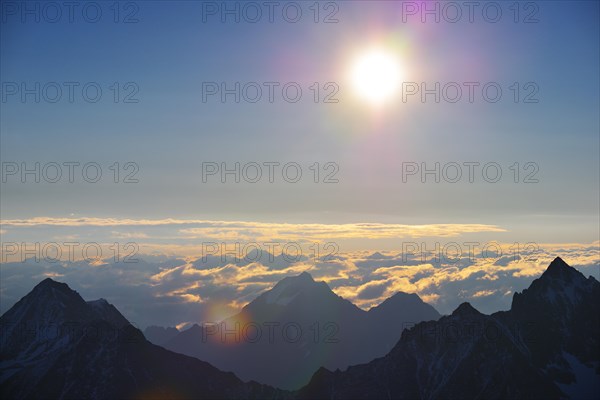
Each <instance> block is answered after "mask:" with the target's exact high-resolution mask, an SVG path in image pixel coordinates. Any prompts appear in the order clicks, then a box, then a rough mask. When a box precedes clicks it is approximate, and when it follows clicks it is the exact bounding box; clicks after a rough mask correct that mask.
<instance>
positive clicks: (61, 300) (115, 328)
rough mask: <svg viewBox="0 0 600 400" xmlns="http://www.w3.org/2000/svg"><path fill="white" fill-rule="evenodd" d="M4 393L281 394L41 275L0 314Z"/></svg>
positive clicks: (1, 393) (108, 395) (98, 396)
mask: <svg viewBox="0 0 600 400" xmlns="http://www.w3.org/2000/svg"><path fill="white" fill-rule="evenodd" d="M0 328H1V331H2V335H1V338H0V359H1V360H2V361H1V362H0V397H1V398H3V399H37V398H40V399H48V398H65V399H83V398H86V399H124V398H156V399H164V398H194V399H198V398H211V399H212V398H268V397H276V396H282V395H283V393H282V392H280V391H276V390H274V389H272V388H269V387H267V386H264V385H260V384H257V383H253V382H252V383H243V382H242V381H240V380H239V379H238V378H236V377H235V376H234V375H233V374H232V373H226V372H221V371H219V370H218V369H216V368H215V367H213V366H211V365H210V364H208V363H206V362H203V361H200V360H197V359H195V358H192V357H187V356H184V355H181V354H176V353H173V352H170V351H168V350H165V349H163V348H161V347H159V346H156V345H154V344H152V343H150V342H148V341H147V340H146V339H145V338H144V336H143V335H142V333H141V332H140V331H139V330H137V329H136V328H134V327H133V326H131V325H130V324H129V322H128V321H127V320H126V319H125V318H124V317H123V316H122V315H121V313H119V311H118V310H117V309H116V308H115V307H113V306H112V305H110V304H109V303H108V302H106V301H105V300H97V301H91V302H85V301H84V300H83V299H82V298H81V296H80V295H79V294H78V293H77V292H75V291H73V290H71V289H70V288H69V287H68V286H67V285H66V284H64V283H58V282H55V281H53V280H52V279H45V280H44V281H42V282H41V283H40V284H38V285H37V286H36V287H35V288H34V289H33V290H32V291H31V292H30V293H29V294H27V295H26V296H25V297H23V298H22V299H21V300H20V301H19V302H17V303H16V304H15V305H14V306H13V307H12V308H11V309H10V310H8V311H7V312H6V313H5V314H3V315H2V316H1V317H0Z"/></svg>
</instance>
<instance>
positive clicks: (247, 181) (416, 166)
mask: <svg viewBox="0 0 600 400" xmlns="http://www.w3.org/2000/svg"><path fill="white" fill-rule="evenodd" d="M515 4H516V5H515ZM1 7H2V8H1V9H0V12H1V28H0V29H1V30H0V33H1V35H0V45H1V50H0V52H1V54H0V55H1V57H0V74H1V83H2V86H1V88H0V89H1V90H0V97H1V99H0V101H1V103H0V106H1V111H0V145H1V146H0V147H1V148H0V157H1V161H2V177H1V178H2V181H1V183H0V184H1V189H2V190H1V191H0V192H1V193H0V200H1V201H0V219H1V222H2V226H1V228H0V234H1V236H2V238H1V241H2V249H1V251H2V260H1V263H0V277H1V278H2V279H1V282H0V296H1V297H2V305H1V307H0V308H1V309H0V311H1V312H4V311H6V310H7V309H8V308H9V307H10V306H11V305H12V304H14V302H15V301H17V300H18V298H20V296H22V295H24V294H25V293H27V292H28V291H29V290H30V289H31V287H33V286H34V285H35V283H37V282H38V281H39V280H41V279H43V277H44V276H53V277H55V278H56V279H59V280H61V279H62V280H64V281H66V282H68V283H69V284H70V285H71V286H72V287H73V288H74V289H76V290H78V291H80V292H81V293H82V294H84V295H87V296H91V297H90V299H91V298H93V297H94V296H95V297H105V298H107V299H108V300H109V301H113V302H114V303H115V304H116V305H117V306H118V307H119V308H120V309H123V310H125V315H126V316H129V317H130V318H132V319H135V320H136V321H139V323H140V324H141V325H144V326H145V325H148V324H152V323H154V324H158V325H167V324H169V325H179V324H182V323H186V322H189V321H201V320H204V319H206V318H213V317H214V315H213V316H212V317H211V315H212V314H211V311H210V310H213V309H214V308H215V307H216V308H218V309H222V310H224V311H221V312H220V313H221V314H222V313H227V312H232V311H234V310H236V309H238V308H239V307H240V306H241V305H243V304H245V302H247V301H250V300H252V299H253V298H254V297H255V296H256V295H257V294H258V293H260V292H261V291H263V290H266V289H268V288H269V287H270V286H272V285H273V284H274V283H275V282H277V280H279V279H281V278H283V277H284V276H287V275H293V274H296V273H299V272H301V271H304V270H308V271H310V272H311V274H313V276H315V278H321V279H324V280H326V281H327V282H328V283H329V284H330V286H331V287H332V288H333V289H334V290H335V291H336V293H338V294H340V295H342V296H343V297H345V298H348V299H350V300H351V301H354V302H355V303H357V304H359V305H360V306H362V307H364V308H368V307H370V306H372V305H374V304H377V303H378V302H380V301H382V300H383V299H384V298H385V297H386V296H389V295H391V294H393V292H394V291H395V290H403V291H408V292H416V293H418V294H419V295H421V296H422V297H423V298H424V299H426V300H427V301H429V302H431V304H433V305H434V306H435V307H436V308H438V310H439V311H440V312H444V313H449V312H451V311H452V310H453V308H455V307H456V306H457V305H458V304H460V303H461V302H462V301H465V299H466V300H469V301H472V302H473V304H476V305H477V306H479V307H480V309H481V310H482V311H485V312H493V311H495V310H498V309H506V308H508V307H509V306H510V298H511V293H513V292H514V291H516V290H522V289H523V288H525V287H527V286H528V282H530V281H531V280H532V279H533V278H534V277H535V276H536V275H535V274H536V273H540V272H541V271H543V268H544V266H547V264H548V262H549V260H551V259H552V256H554V255H558V254H562V255H563V256H565V260H566V261H567V262H568V263H570V264H572V265H575V266H576V267H578V268H580V270H582V271H585V273H586V274H592V275H595V276H596V277H598V275H599V273H598V272H599V270H600V261H599V257H598V255H599V252H598V251H599V249H598V247H599V243H600V216H599V207H598V204H600V183H599V181H600V175H599V171H600V151H599V150H600V135H599V132H600V118H599V112H598V110H599V109H600V81H599V79H600V78H599V75H600V74H598V71H599V70H600V65H599V64H600V50H599V49H600V46H599V40H600V28H599V20H600V18H599V13H600V11H599V5H598V2H594V1H569V2H566V1H540V2H518V3H515V2H479V3H478V5H477V6H476V7H475V8H474V9H472V10H471V9H469V6H468V5H467V4H466V2H435V1H429V2H421V1H419V2H401V1H398V2H394V1H386V2H383V1H382V2H378V1H369V2H367V1H339V2H327V1H324V2H318V3H315V2H312V1H308V2H301V1H299V2H277V4H275V3H265V2H250V3H243V2H200V1H173V2H168V3H167V2H165V1H139V2H118V3H115V2H108V1H106V2H105V1H98V2H77V3H76V5H75V6H74V8H73V9H69V8H68V7H67V6H65V5H64V4H62V3H52V5H48V4H47V3H44V2H35V1H32V2H26V3H22V2H3V3H2V5H1ZM25 7H27V8H25ZM270 7H272V8H270ZM428 10H437V15H436V14H435V13H433V14H432V13H429V12H428ZM373 49H377V51H379V52H381V53H383V54H384V56H386V57H389V59H390V60H393V61H394V71H395V72H398V71H399V72H398V76H397V77H396V78H398V81H397V82H396V81H395V80H394V79H392V78H393V76H387V75H386V73H385V72H386V71H383V72H382V71H381V70H375V71H372V70H370V71H367V72H368V74H367V75H368V76H361V77H358V78H356V74H353V71H355V70H356V65H357V64H358V63H360V62H361V60H362V61H364V60H365V59H366V55H368V54H370V52H371V51H372V50H373ZM374 78H377V79H380V81H377V79H375V81H376V82H375V83H378V84H379V85H380V86H381V88H380V89H379V90H380V91H379V92H378V93H375V94H381V93H382V90H384V89H389V91H390V93H391V94H390V97H389V98H387V99H386V101H385V102H382V103H376V102H373V101H372V98H370V97H369V96H368V95H367V94H366V93H364V91H363V92H361V91H360V90H358V89H357V80H358V84H367V86H368V85H371V86H372V85H373V82H374V81H373V80H374ZM236 85H237V86H236ZM358 86H360V85H358ZM236 88H238V89H236ZM284 88H285V89H284ZM457 88H458V89H457ZM484 88H486V89H485V90H484ZM298 89H299V90H301V94H300V92H298ZM258 90H260V91H261V92H260V96H259V95H258ZM271 90H272V92H271ZM457 90H460V91H461V92H460V93H461V95H460V96H459V95H458V93H459V92H458V91H457ZM470 90H472V92H470ZM424 93H425V94H424ZM499 93H501V94H500V95H499ZM371 94H373V93H371ZM436 100H437V101H436ZM36 163H37V164H36ZM236 170H237V172H236ZM27 171H33V172H27ZM36 171H37V172H36ZM36 180H37V182H36ZM236 180H237V181H236ZM68 243H77V245H76V246H75V245H69V244H68ZM470 243H477V245H476V246H475V245H471V244H470ZM275 244H276V245H275ZM415 244H416V245H418V246H423V245H424V246H425V251H421V249H419V251H415V250H414V249H415V247H414V246H415ZM455 244H458V245H459V247H458V248H459V250H458V251H457V252H458V253H459V254H460V257H459V258H460V261H458V262H449V261H448V259H446V260H441V259H440V260H432V259H430V257H423V254H428V249H436V247H435V246H436V245H438V246H439V247H440V248H441V249H445V250H443V251H446V250H447V251H452V249H454V250H455V251H456V249H457V247H456V246H455ZM496 244H499V245H500V246H501V248H502V249H503V250H504V251H503V252H502V254H496V257H492V256H490V255H489V254H488V252H487V247H489V246H490V245H496ZM286 245H287V246H286ZM36 246H37V247H36ZM69 246H71V247H69ZM111 246H113V247H112V248H111ZM226 246H230V247H226ZM236 246H238V247H239V249H238V248H237V247H236ZM252 246H255V247H258V248H260V250H263V251H264V252H265V253H264V254H266V253H269V254H271V253H272V254H274V255H275V256H277V255H278V256H280V258H281V257H282V256H283V255H288V256H289V254H290V253H293V252H294V251H295V253H293V254H297V253H298V251H299V252H300V256H299V258H298V257H295V256H290V257H287V258H289V259H291V260H292V262H289V260H288V259H286V260H284V262H283V264H277V263H275V264H277V265H274V264H273V263H272V262H270V260H267V259H268V257H266V256H264V257H261V258H259V259H257V260H252V262H250V263H247V264H244V262H245V261H244V262H239V260H237V261H238V262H237V264H236V260H233V261H234V262H233V263H232V262H231V260H229V259H227V257H225V260H224V261H223V260H222V258H221V257H220V253H221V252H223V250H225V252H227V251H231V249H232V248H233V249H234V251H235V252H237V253H238V255H239V256H240V257H239V258H244V256H246V255H247V254H246V253H248V251H247V250H248V249H249V248H252ZM269 246H271V247H269ZM469 246H471V247H476V250H477V251H478V255H479V257H471V256H470V253H469V251H468V249H469V248H470V247H469ZM486 246H487V247H486ZM511 246H512V247H511ZM38 248H39V250H38ZM115 248H117V249H119V254H118V257H115V255H116V254H115V251H114V249H115ZM32 249H33V250H32ZM57 249H58V250H57ZM69 249H74V250H73V252H72V254H71V253H70V252H69ZM83 249H85V251H83ZM90 249H91V250H90ZM98 249H101V251H99V250H98ZM298 249H300V250H298ZM482 249H483V250H486V251H483V252H482ZM514 249H517V250H516V251H515V250H514ZM88 250H89V252H88ZM53 251H54V253H53ZM56 251H59V252H60V255H61V257H58V256H57V254H58V253H56ZM315 252H317V253H318V254H315ZM378 252H379V253H378ZM434 252H436V250H434ZM438 253H439V252H438ZM483 253H485V255H482V254H483ZM530 253H535V254H538V255H539V256H531V254H530ZM373 254H375V255H374V256H373ZM407 254H408V257H404V255H407ZM207 255H208V256H214V257H217V258H218V261H215V262H214V263H213V264H210V265H208V266H207V265H202V266H201V267H199V266H198V264H197V263H196V260H198V259H199V258H201V257H203V256H207ZM327 255H329V256H330V257H333V258H335V260H332V259H327V260H322V259H321V257H324V256H327ZM379 255H381V256H383V258H379ZM508 255H510V257H511V258H510V259H505V257H507V256H508ZM55 256H56V258H57V259H58V258H60V262H49V261H55V260H54V258H53V257H55ZM96 256H97V257H96ZM127 256H130V257H129V259H128V261H131V260H133V259H135V260H137V262H128V263H124V262H123V258H124V257H127ZM370 256H373V257H372V258H367V257H370ZM36 257H37V258H36ZM246 258H247V257H246ZM449 258H450V259H454V258H452V257H449ZM415 259H416V260H415ZM365 260H369V261H368V262H367V261H365ZM246 261H248V260H246ZM279 261H281V260H279ZM334 261H335V262H334ZM417 261H418V262H417ZM497 262H499V264H498V265H495V263H497ZM201 264H202V263H201ZM241 264H244V265H241ZM503 264H505V265H503ZM494 265H495V266H494ZM500 267H502V268H504V269H500V270H498V268H500ZM203 271H209V272H208V274H209V275H211V276H210V279H206V277H205V276H204V275H203V274H204V273H205V272H203ZM406 271H408V272H406ZM407 274H410V276H411V277H408V275H407ZM414 274H417V275H416V276H417V278H419V279H417V278H414V277H412V276H413V275H414ZM483 277H487V278H483ZM116 281H118V284H116V283H115V282H116ZM419 282H420V283H419ZM370 287H372V288H371V289H369V290H366V289H367V288H370ZM134 288H135V289H134ZM363 292H364V293H363ZM507 293H508V294H507ZM84 297H85V296H84ZM149 299H150V300H151V302H152V304H154V305H155V307H156V311H153V312H150V311H145V310H146V308H147V306H145V305H144V304H146V302H147V301H149ZM159 310H160V311H159Z"/></svg>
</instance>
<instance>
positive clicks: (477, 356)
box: [299, 258, 600, 399]
mask: <svg viewBox="0 0 600 400" xmlns="http://www.w3.org/2000/svg"><path fill="white" fill-rule="evenodd" d="M598 338H600V283H598V281H596V280H595V279H594V278H593V277H590V278H587V279H586V278H585V277H584V276H583V275H582V274H581V273H580V272H578V271H577V270H575V269H574V268H572V267H570V266H568V265H567V264H566V263H565V262H564V261H563V260H561V259H560V258H556V259H555V260H554V261H553V262H552V263H551V264H550V266H549V267H548V269H547V270H546V272H544V274H542V276H541V277H540V278H539V279H536V280H535V281H534V282H533V283H532V284H531V286H530V287H529V289H526V290H525V291H523V293H520V294H519V293H515V295H514V298H513V304H512V307H511V310H510V311H506V312H498V313H495V314H492V315H491V316H487V315H484V314H481V313H479V312H478V311H477V310H475V309H474V308H473V307H472V306H471V305H470V304H468V303H463V304H461V305H460V306H459V307H458V308H457V309H456V310H455V311H454V312H453V313H452V315H450V316H447V317H442V318H440V319H439V320H438V321H428V322H423V323H420V324H418V325H416V326H415V327H414V328H412V329H410V330H405V331H404V332H403V334H402V338H401V339H400V341H399V342H398V344H397V345H396V346H395V347H394V348H393V349H392V351H391V352H390V353H389V354H387V355H386V356H385V357H382V358H380V359H376V360H373V361H371V362H369V363H367V364H363V365H357V366H353V367H350V368H348V370H346V371H344V372H341V371H339V370H338V371H335V372H331V371H329V370H327V369H325V368H321V369H320V370H319V371H318V372H317V373H316V374H315V375H314V376H313V378H312V379H311V381H310V383H309V384H308V385H307V386H305V387H304V388H302V389H301V390H300V391H299V397H300V398H307V399H324V398H327V399H345V398H361V399H380V398H395V399H401V398H410V399H449V398H454V399H457V398H484V399H506V398H511V399H514V398H543V399H558V398H568V397H571V398H581V399H584V398H585V399H594V398H598V394H599V393H600V375H599V374H600V370H599V366H600V351H599V347H598Z"/></svg>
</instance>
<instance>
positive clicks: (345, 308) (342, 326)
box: [164, 272, 440, 390]
mask: <svg viewBox="0 0 600 400" xmlns="http://www.w3.org/2000/svg"><path fill="white" fill-rule="evenodd" d="M439 317H440V315H439V314H438V312H437V311H436V310H435V309H434V308H433V307H431V306H430V305H428V304H425V303H424V302H423V301H421V299H420V298H419V297H418V296H417V295H414V294H413V295H409V294H405V293H398V294H396V295H394V296H393V297H391V298H389V299H387V300H386V301H385V302H383V303H382V304H380V305H379V306H378V307H375V308H373V309H371V310H369V311H368V312H366V311H364V310H362V309H360V308H358V307H356V306H355V305H354V304H352V303H351V302H349V301H348V300H345V299H343V298H341V297H340V296H338V295H336V294H335V293H334V292H333V291H332V290H331V289H330V288H329V286H328V285H327V284H326V283H325V282H315V281H314V280H313V278H312V277H311V276H310V274H308V273H306V272H305V273H302V274H300V275H299V276H296V277H287V278H285V279H283V280H281V281H280V282H279V283H277V284H276V285H275V287H273V288H272V289H271V290H269V291H267V292H265V293H263V294H261V295H260V296H258V297H257V298H256V299H255V300H254V301H252V302H250V303H249V304H248V305H246V306H245V307H244V308H243V309H242V311H241V312H240V313H239V314H237V315H234V316H232V317H231V318H228V319H226V320H225V321H223V322H222V323H220V324H216V325H205V326H199V325H195V326H193V327H192V328H190V329H188V330H186V331H183V332H181V333H179V334H178V335H177V336H176V337H175V338H173V339H172V340H170V341H168V342H166V343H164V346H165V348H168V349H170V350H173V351H176V352H179V353H183V354H187V355H190V356H194V357H197V358H200V359H202V360H206V361H208V362H210V363H211V364H213V365H215V366H216V367H218V368H220V369H222V370H226V371H233V372H234V373H235V374H236V375H237V376H239V377H240V378H242V379H244V380H256V381H258V382H262V383H266V384H269V385H273V386H276V387H280V388H283V389H289V390H293V389H298V388H300V387H301V386H302V385H304V384H306V383H308V381H309V380H310V378H311V376H312V375H313V373H314V372H315V371H317V369H318V368H319V367H321V366H325V367H326V368H330V369H337V368H346V367H348V366H350V365H353V364H357V363H363V362H368V361H371V360H373V359H374V358H376V357H381V356H383V355H385V354H386V353H387V352H389V351H390V350H391V349H392V347H393V346H394V345H395V344H396V342H397V341H398V340H399V339H400V335H401V332H402V329H403V328H405V327H410V326H412V325H414V324H416V323H418V322H421V321H427V320H436V319H438V318H439ZM249 360H260V362H249Z"/></svg>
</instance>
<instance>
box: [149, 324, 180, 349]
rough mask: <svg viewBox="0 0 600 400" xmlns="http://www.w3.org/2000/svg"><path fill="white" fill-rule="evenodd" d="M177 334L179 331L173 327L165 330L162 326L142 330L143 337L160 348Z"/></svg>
mask: <svg viewBox="0 0 600 400" xmlns="http://www.w3.org/2000/svg"><path fill="white" fill-rule="evenodd" d="M177 334H179V329H177V328H175V327H172V326H170V327H168V328H165V327H163V326H149V327H147V328H146V329H144V337H145V338H146V339H148V340H149V341H150V342H152V343H154V344H157V345H159V346H162V345H163V344H165V343H167V342H168V341H169V340H171V339H173V338H174V337H175V336H177Z"/></svg>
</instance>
